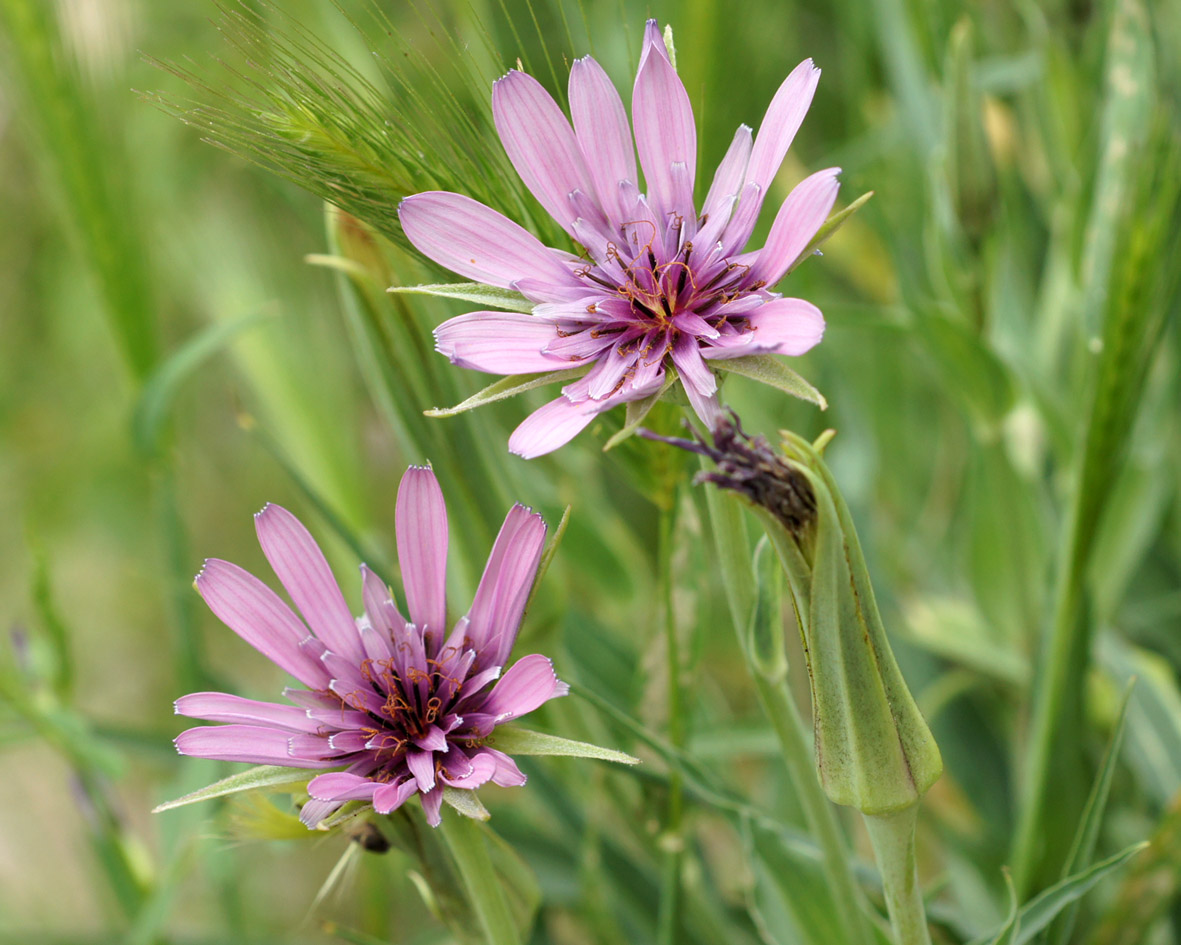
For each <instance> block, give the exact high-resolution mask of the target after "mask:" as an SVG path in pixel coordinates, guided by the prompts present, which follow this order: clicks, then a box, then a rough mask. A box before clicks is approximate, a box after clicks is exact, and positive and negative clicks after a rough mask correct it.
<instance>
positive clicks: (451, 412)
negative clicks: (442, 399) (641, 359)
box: [423, 367, 590, 417]
mask: <svg viewBox="0 0 1181 945" xmlns="http://www.w3.org/2000/svg"><path fill="white" fill-rule="evenodd" d="M589 370H590V368H589V367H577V368H571V369H570V370H568V371H553V372H551V373H548V374H510V375H509V376H508V377H502V378H501V379H500V380H499V381H496V382H495V383H492V384H489V385H488V386H487V387H485V388H484V389H483V390H482V391H478V392H477V393H475V394H472V396H471V397H469V398H468V399H467V400H465V401H463V402H462V403H458V404H456V405H455V406H454V407H435V408H434V409H433V410H424V411H423V413H424V414H426V416H428V417H454V416H455V415H456V414H460V413H465V412H467V411H468V410H475V409H476V408H477V407H483V406H484V405H485V404H494V403H496V401H498V400H507V399H508V398H509V397H516V396H517V394H523V393H524V392H525V391H527V390H534V389H535V388H538V387H544V386H545V385H546V384H557V383H559V382H561V381H570V380H573V379H574V378H576V377H581V376H582V375H583V374H585V373H586V372H587V371H589Z"/></svg>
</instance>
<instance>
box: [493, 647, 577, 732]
mask: <svg viewBox="0 0 1181 945" xmlns="http://www.w3.org/2000/svg"><path fill="white" fill-rule="evenodd" d="M569 691H570V687H569V686H567V685H566V684H565V683H564V682H562V681H561V680H560V679H558V677H557V676H556V675H555V673H554V664H553V663H552V662H550V659H549V657H547V656H542V655H541V654H540V653H534V654H531V655H530V656H523V657H521V659H519V660H517V662H516V663H514V664H513V665H512V666H511V667H510V668H509V671H508V672H507V673H505V674H504V676H503V677H502V678H501V680H500V682H498V683H497V684H496V685H495V686H493V687H492V691H491V692H490V693H488V700H487V701H486V702H485V703H484V705H483V707H482V710H483V711H484V712H488V713H490V714H492V715H495V716H496V721H497V724H499V723H501V722H507V721H509V720H510V719H516V718H520V717H521V716H522V715H527V714H528V713H530V712H532V711H533V710H534V709H536V708H537V707H538V706H540V705H543V704H544V703H546V702H548V701H549V700H550V699H556V698H557V697H558V696H564V695H566V694H567V693H568V692H569Z"/></svg>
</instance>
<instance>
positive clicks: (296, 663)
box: [196, 558, 328, 689]
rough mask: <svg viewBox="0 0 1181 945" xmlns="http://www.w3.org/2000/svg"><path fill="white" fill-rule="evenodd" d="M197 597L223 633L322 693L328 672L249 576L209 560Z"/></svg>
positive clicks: (297, 623) (301, 629) (271, 596)
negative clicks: (229, 632)
mask: <svg viewBox="0 0 1181 945" xmlns="http://www.w3.org/2000/svg"><path fill="white" fill-rule="evenodd" d="M196 584H197V592H198V593H199V594H200V595H201V596H202V597H203V598H204V599H205V603H206V604H208V605H209V609H210V610H212V611H213V612H214V613H215V614H216V615H217V617H218V619H219V620H221V621H222V623H224V624H225V625H226V626H227V627H229V628H230V629H231V630H233V631H234V632H235V633H236V634H238V636H240V637H241V638H242V639H243V640H245V641H246V642H247V643H249V644H250V645H251V646H252V647H254V648H255V649H256V650H258V651H259V652H260V653H261V654H262V655H263V656H265V657H266V658H267V659H269V660H271V662H273V663H275V664H276V665H277V666H279V667H280V668H282V669H285V670H286V671H287V672H289V673H290V674H291V675H292V676H294V677H295V678H296V679H298V680H299V681H300V682H301V683H303V684H304V685H305V686H308V687H309V688H311V689H323V688H324V686H325V685H326V684H327V682H328V672H327V670H325V669H324V666H323V664H321V663H320V661H319V659H317V658H316V657H315V656H314V655H312V654H311V653H310V652H308V651H306V650H304V649H303V648H301V646H300V643H301V642H302V641H303V640H305V639H307V638H308V637H310V636H311V634H310V633H309V632H308V629H307V627H305V626H304V624H303V621H301V620H300V619H299V618H298V617H297V616H295V614H294V613H293V612H292V610H291V608H290V607H288V606H287V605H286V604H285V603H283V601H282V600H281V599H280V597H279V595H278V594H276V593H275V592H274V591H272V590H271V589H270V588H269V587H267V586H266V585H265V584H263V583H262V581H260V580H259V579H258V578H256V577H255V576H254V575H253V574H251V573H250V572H249V571H246V570H244V569H243V568H240V567H238V566H237V565H236V564H230V562H228V561H221V560H219V559H217V558H208V559H206V561H205V567H204V568H202V569H201V573H200V574H198V575H197V579H196Z"/></svg>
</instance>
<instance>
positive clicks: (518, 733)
mask: <svg viewBox="0 0 1181 945" xmlns="http://www.w3.org/2000/svg"><path fill="white" fill-rule="evenodd" d="M496 747H497V749H499V750H500V751H503V752H507V753H508V754H510V755H555V756H557V755H560V756H565V757H569V758H597V759H598V760H599V761H615V762H618V763H619V764H625V765H635V764H639V763H640V759H639V758H633V757H632V756H631V755H628V754H625V753H624V752H622V751H615V750H614V749H612V748H601V747H599V746H598V745H591V744H589V743H588V742H576V741H573V740H571V739H569V738H559V737H558V736H557V735H546V734H545V733H543V732H534V731H532V730H530V729H527V728H518V727H517V726H515V725H502V726H500V727H499V728H497V729H496Z"/></svg>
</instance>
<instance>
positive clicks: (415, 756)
mask: <svg viewBox="0 0 1181 945" xmlns="http://www.w3.org/2000/svg"><path fill="white" fill-rule="evenodd" d="M406 767H407V768H409V769H410V773H411V774H412V775H414V780H415V781H417V782H418V789H419V790H420V791H429V790H431V789H432V788H434V786H435V753H434V752H432V751H408V752H406Z"/></svg>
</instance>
